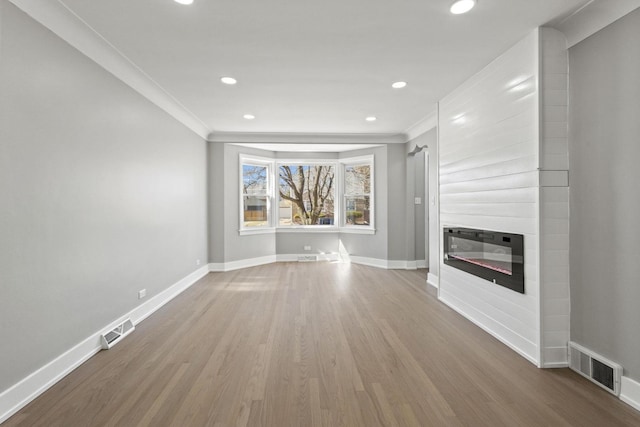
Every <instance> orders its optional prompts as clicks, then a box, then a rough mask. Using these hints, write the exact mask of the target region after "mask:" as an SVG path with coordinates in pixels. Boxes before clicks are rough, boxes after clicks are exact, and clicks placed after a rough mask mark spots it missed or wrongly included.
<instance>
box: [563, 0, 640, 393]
mask: <svg viewBox="0 0 640 427" xmlns="http://www.w3.org/2000/svg"><path fill="white" fill-rule="evenodd" d="M569 61H570V62H569V64H570V73H569V84H570V108H569V120H570V122H569V129H570V134H569V150H570V151H569V157H570V170H571V177H570V178H571V194H570V209H571V224H570V236H571V237H570V267H571V339H572V340H573V341H576V342H578V343H580V344H581V345H584V346H585V347H587V348H590V349H592V350H594V351H596V352H598V353H600V354H602V355H604V356H605V357H608V358H610V359H611V360H613V361H615V362H618V363H620V364H621V365H622V366H623V367H624V375H625V376H628V377H631V378H633V379H634V380H636V381H640V357H639V355H640V335H639V334H638V325H640V309H639V307H640V285H639V284H638V281H639V280H640V279H639V278H640V263H639V262H638V259H640V245H638V236H640V221H639V220H638V212H640V196H639V193H638V183H639V182H640V168H638V159H639V158H640V143H639V141H640V121H639V120H638V117H640V101H639V100H640V80H639V79H638V76H639V75H640V9H636V10H635V11H634V12H631V13H630V14H628V15H627V16H625V17H623V18H622V19H620V20H618V21H616V22H615V23H613V24H611V25H610V26H608V27H606V28H604V29H603V30H601V31H599V32H598V33H596V34H594V35H592V36H591V37H589V38H587V39H585V40H584V41H582V42H580V43H578V44H577V45H575V46H573V47H572V48H570V49H569Z"/></svg>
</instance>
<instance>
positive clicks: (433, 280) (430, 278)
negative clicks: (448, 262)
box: [427, 272, 440, 289]
mask: <svg viewBox="0 0 640 427" xmlns="http://www.w3.org/2000/svg"><path fill="white" fill-rule="evenodd" d="M427 283H428V284H430V285H431V286H433V287H434V288H436V289H438V288H439V287H440V278H439V277H438V276H436V275H435V274H432V273H431V272H429V273H427Z"/></svg>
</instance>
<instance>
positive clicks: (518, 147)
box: [440, 129, 566, 176]
mask: <svg viewBox="0 0 640 427" xmlns="http://www.w3.org/2000/svg"><path fill="white" fill-rule="evenodd" d="M525 131H526V130H523V131H522V132H523V133H525ZM514 142H515V143H514ZM496 144H498V143H497V142H496ZM532 145H534V144H532V140H531V129H529V134H528V135H524V136H523V137H522V140H521V141H516V138H514V137H513V135H509V137H508V139H507V141H506V143H505V144H504V145H503V144H500V145H499V146H498V147H497V148H493V149H484V150H481V151H479V152H477V153H474V154H472V153H471V152H468V151H467V152H466V153H465V154H464V155H463V156H460V154H458V155H456V156H455V157H453V156H452V158H454V159H455V162H450V163H449V164H446V165H443V166H442V168H441V169H440V174H441V175H443V176H447V175H450V174H453V173H456V172H460V171H465V170H469V169H475V168H481V167H486V166H491V165H494V164H496V163H500V162H505V161H510V160H513V159H518V158H521V157H530V156H535V155H536V151H537V147H532ZM565 148H566V146H565ZM549 154H557V153H549ZM536 167H537V165H536Z"/></svg>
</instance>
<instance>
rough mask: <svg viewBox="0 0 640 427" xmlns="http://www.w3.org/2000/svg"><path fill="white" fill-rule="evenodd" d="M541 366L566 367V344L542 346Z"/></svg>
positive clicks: (567, 354)
mask: <svg viewBox="0 0 640 427" xmlns="http://www.w3.org/2000/svg"><path fill="white" fill-rule="evenodd" d="M542 367H543V368H550V369H552V368H568V367H569V351H568V346H567V345H564V346H559V347H543V348H542Z"/></svg>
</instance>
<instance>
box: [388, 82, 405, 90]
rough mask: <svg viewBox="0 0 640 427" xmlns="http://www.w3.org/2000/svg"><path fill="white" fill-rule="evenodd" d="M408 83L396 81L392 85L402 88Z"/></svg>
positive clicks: (395, 87)
mask: <svg viewBox="0 0 640 427" xmlns="http://www.w3.org/2000/svg"><path fill="white" fill-rule="evenodd" d="M406 85H407V82H395V83H394V84H392V85H391V87H392V88H394V89H402V88H403V87H405V86H406Z"/></svg>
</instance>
